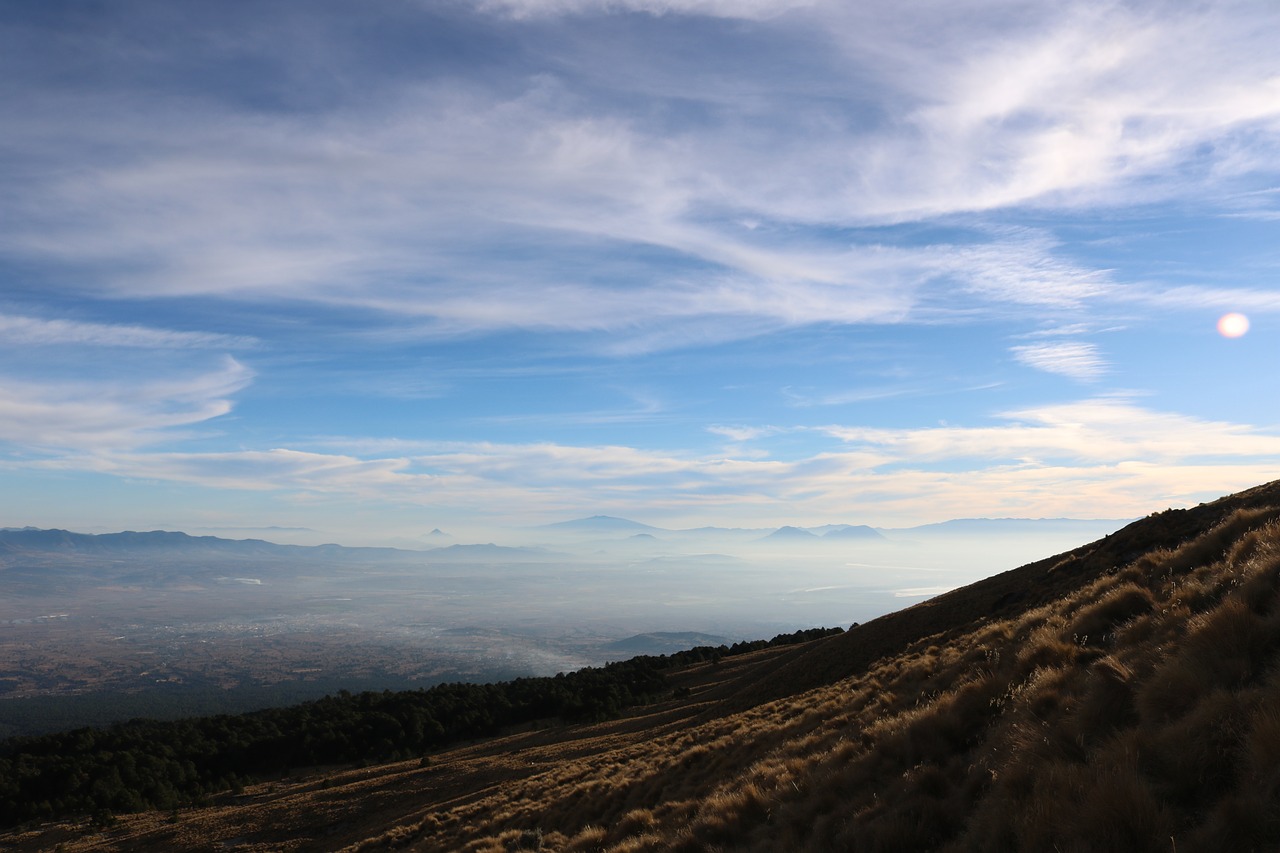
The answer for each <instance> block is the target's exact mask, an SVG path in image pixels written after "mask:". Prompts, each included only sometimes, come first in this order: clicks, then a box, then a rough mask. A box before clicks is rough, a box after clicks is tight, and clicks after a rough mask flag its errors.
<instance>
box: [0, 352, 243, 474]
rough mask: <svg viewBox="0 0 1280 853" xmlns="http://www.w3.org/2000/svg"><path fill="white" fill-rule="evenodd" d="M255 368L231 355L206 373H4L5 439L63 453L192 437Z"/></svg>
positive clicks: (1, 426)
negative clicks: (29, 377) (72, 377)
mask: <svg viewBox="0 0 1280 853" xmlns="http://www.w3.org/2000/svg"><path fill="white" fill-rule="evenodd" d="M252 379H253V371H252V370H250V369H249V368H248V367H246V366H245V365H243V364H241V363H240V362H238V361H236V360H235V359H233V358H231V357H229V356H228V357H223V359H222V360H221V363H220V364H219V365H218V367H217V368H215V369H213V370H208V371H206V372H204V373H198V374H186V375H175V376H169V377H165V378H158V377H157V378H151V379H125V380H121V379H115V380H103V381H97V382H88V381H67V380H63V381H46V382H42V383H39V384H37V383H32V382H24V381H20V380H15V379H12V378H11V377H0V441H2V442H6V443H8V444H10V445H12V446H14V447H16V448H18V449H19V450H25V451H35V452H37V453H60V452H65V451H67V450H97V451H108V450H117V449H124V448H135V447H139V446H143V445H148V444H155V443H157V442H163V441H171V440H176V439H179V438H183V437H186V435H187V433H185V432H184V431H183V428H187V427H193V426H195V425H197V424H201V423H204V422H206V421H209V420H212V419H214V418H217V417H220V416H222V415H225V414H227V413H228V412H230V411H231V408H232V402H231V399H230V398H231V397H232V395H234V394H235V393H236V392H238V391H240V390H242V389H243V388H245V387H246V386H247V385H248V384H249V382H250V381H251V380H252Z"/></svg>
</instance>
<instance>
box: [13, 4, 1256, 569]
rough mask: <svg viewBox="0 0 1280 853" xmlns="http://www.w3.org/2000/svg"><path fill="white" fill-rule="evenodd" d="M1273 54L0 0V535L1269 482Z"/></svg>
mask: <svg viewBox="0 0 1280 853" xmlns="http://www.w3.org/2000/svg"><path fill="white" fill-rule="evenodd" d="M1276 44H1280V9H1278V8H1277V6H1276V5H1275V3H1274V2H1273V0H1256V2H1248V1H1247V0H1246V2H1215V0H1204V2H1181V0H1180V2H1124V0H1116V2H1062V3H1042V2H1038V0H982V2H977V0H945V2H943V0H915V2H910V3H902V2H897V0H894V2H889V0H865V1H864V2H859V3H848V2H845V1H844V0H835V2H827V0H768V2H765V0H471V2H465V1H464V0H371V1H370V2H362V3H352V2H338V0H263V1H262V2H259V1H258V0H254V2H248V0H216V2H215V1H214V0H206V2H191V3H182V4H174V3H170V2H164V1H163V0H154V2H148V1H147V0H110V2H106V0H103V2H86V0H76V2H60V0H18V2H10V3H6V4H4V5H3V9H2V10H0V93H2V94H0V126H2V127H3V132H2V133H0V182H2V183H0V186H2V187H3V191H2V192H0V526H23V525H34V526H39V527H66V528H70V529H76V530H86V531H105V530H119V529H156V528H165V529H179V530H188V531H192V532H196V531H199V532H206V531H217V530H240V531H243V530H252V529H258V528H261V529H262V530H264V533H263V535H264V537H265V538H277V539H279V538H281V537H285V538H287V535H288V531H287V530H286V529H294V530H293V533H294V534H296V535H297V536H301V537H303V538H305V537H307V536H312V537H315V538H318V539H321V540H323V541H339V542H343V543H347V544H377V543H390V542H406V541H408V542H411V541H417V540H419V539H421V537H423V536H424V535H425V534H427V533H428V532H429V531H431V530H432V529H433V528H441V529H443V530H446V531H448V532H451V533H453V532H457V534H458V535H459V536H468V535H472V536H482V535H483V531H485V530H486V529H488V528H493V527H497V526H520V525H537V524H543V523H548V522H554V521H561V520H565V519H569V518H576V517H581V516H587V515H596V514H604V515H614V516H622V517H626V518H631V519H635V520H637V521H642V522H645V523H649V524H654V525H658V526H665V527H675V528H683V527H696V526H702V525H719V526H727V527H757V526H758V527H765V526H777V525H783V524H795V525H802V526H812V525H820V524H827V523H848V524H871V525H875V526H882V527H887V526H909V525H913V524H923V523H928V522H935V521H941V520H945V519H949V518H965V517H977V516H988V517H1030V518H1040V517H1075V518H1128V517H1137V516H1141V515H1145V514H1147V513H1149V512H1152V511H1155V510H1161V509H1164V508H1166V507H1176V506H1186V505H1194V504H1195V503H1199V502H1201V501H1204V500H1209V499H1212V498H1215V497H1218V496H1220V495H1223V494H1227V493H1230V492H1233V491H1236V490H1239V489H1241V488H1246V487H1248V486H1251V485H1256V484H1258V483H1262V482H1265V481H1269V480H1272V479H1276V478H1280V408H1278V406H1277V399H1280V398H1278V396H1277V394H1276V384H1277V383H1276V378H1275V377H1276V367H1275V365H1276V364H1277V359H1278V357H1280V348H1278V347H1277V334H1276V333H1277V325H1278V323H1280V278H1278V272H1280V51H1277V50H1276V48H1275V45H1276ZM1227 314H1239V315H1243V318H1247V329H1246V323H1245V322H1244V321H1243V320H1241V319H1240V318H1236V319H1235V321H1234V322H1227V323H1226V324H1225V331H1226V332H1228V333H1229V334H1224V333H1223V332H1221V331H1219V320H1220V318H1222V317H1224V315H1227ZM298 529H301V530H298ZM272 530H274V531H275V533H276V534H279V535H277V536H272V535H268V534H269V533H270V531H272Z"/></svg>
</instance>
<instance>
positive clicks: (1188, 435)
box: [827, 397, 1280, 467]
mask: <svg viewBox="0 0 1280 853" xmlns="http://www.w3.org/2000/svg"><path fill="white" fill-rule="evenodd" d="M1000 417H1001V419H1002V420H1003V421H1005V423H1003V424H1000V425H996V426H984V427H961V426H948V427H932V428H923V429H910V430H884V429H868V428H859V427H829V428H827V431H828V432H829V433H830V434H831V435H833V436H836V437H838V438H841V439H842V440H844V441H846V442H848V443H850V444H851V445H854V446H857V447H860V448H862V449H864V450H875V451H879V452H882V453H885V454H888V455H889V456H891V457H892V458H895V459H898V460H900V461H901V462H902V463H904V464H908V465H911V464H915V463H926V462H937V461H942V460H953V459H988V460H998V459H1016V460H1021V463H1020V464H1030V465H1034V466H1055V467H1058V466H1062V465H1065V464H1066V463H1072V464H1081V463H1085V464H1093V463H1105V464H1111V465H1114V464H1119V463H1127V462H1135V463H1164V464H1169V465H1179V464H1192V463H1200V462H1203V461H1206V460H1219V459H1233V458H1236V459H1248V458H1254V459H1268V458H1276V459H1280V436H1276V435H1271V434H1268V433H1265V432H1262V431H1260V430H1258V429H1256V428H1254V427H1251V426H1247V425H1244V424H1233V423H1229V422H1224V421H1206V420H1201V419H1199V418H1193V417H1189V416H1186V415H1180V414H1176V413H1170V412H1157V411H1152V410H1149V409H1144V408H1142V407H1140V406H1135V405H1133V404H1132V403H1131V402H1129V401H1127V400H1124V399H1120V398H1108V397H1099V398H1094V399H1090V400H1083V401H1080V402H1075V403H1064V404H1060V405H1053V406H1042V407H1038V408H1032V409H1023V410H1018V411H1012V412H1006V413H1003V414H1002V415H1001V416H1000Z"/></svg>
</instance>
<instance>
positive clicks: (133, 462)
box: [9, 398, 1280, 526]
mask: <svg viewBox="0 0 1280 853" xmlns="http://www.w3.org/2000/svg"><path fill="white" fill-rule="evenodd" d="M1001 421H1002V422H1001V423H999V424H997V425H994V426H974V427H961V426H953V427H939V428H931V429H896V430H890V429H867V428H854V427H824V428H822V430H821V432H825V433H826V434H828V435H830V436H833V437H835V438H837V439H839V442H840V443H839V444H838V445H836V446H833V447H831V448H829V449H826V450H821V451H817V452H810V453H809V454H808V455H802V456H800V457H797V458H792V459H777V458H772V459H760V458H753V457H752V455H751V454H750V453H749V452H747V451H742V452H738V453H728V452H725V453H721V454H714V455H709V454H706V453H695V452H692V451H684V452H673V451H657V450H646V449H643V448H637V447H627V446H608V445H601V446H569V445H563V444H556V443H550V442H547V443H537V444H498V443H488V442H469V443H468V442H453V443H436V444H434V445H432V444H430V443H423V442H403V443H402V442H393V441H385V440H381V441H373V442H368V441H360V440H351V441H350V444H351V445H352V446H353V447H358V448H361V449H363V450H364V451H365V452H366V453H373V452H381V453H382V454H384V455H382V456H379V457H377V458H369V457H367V456H364V457H362V456H361V455H358V454H357V453H342V452H333V453H319V452H309V451H298V450H290V449H284V448H280V449H273V450H267V451H243V450H242V451H229V452H220V453H162V452H148V453H142V452H115V453H111V454H105V453H91V454H80V455H75V456H67V457H62V458H59V459H54V460H44V461H40V462H35V463H26V464H31V465H38V466H41V467H54V468H58V469H63V470H92V471H98V472H103V473H111V474H114V475H117V476H121V477H131V478H146V479H154V480H168V481H176V482H183V483H193V484H198V485H201V486H205V487H210V488H216V489H234V490H253V491H262V490H272V491H278V492H282V493H285V494H291V495H293V496H294V499H296V500H303V501H316V500H327V499H329V498H337V499H344V500H345V499H350V498H352V497H355V498H358V499H359V500H360V501H361V503H362V505H363V506H366V507H376V506H379V505H388V506H421V507H433V508H436V509H440V510H444V509H447V510H448V511H450V512H454V513H464V514H466V515H469V516H474V517H475V519H476V521H477V523H483V522H488V523H494V522H497V523H520V522H528V521H537V520H540V519H541V520H546V519H554V518H556V517H557V516H560V517H563V515H564V514H565V513H577V512H582V511H583V508H584V507H591V508H593V509H594V510H595V511H597V512H602V513H606V514H617V515H628V514H630V515H635V514H637V513H639V514H641V515H643V516H644V517H646V518H659V517H662V516H665V518H667V519H669V523H672V524H676V525H683V526H694V525H698V524H730V525H741V524H748V523H751V522H760V523H765V524H768V523H777V522H778V520H779V519H793V520H796V521H803V522H806V523H815V524H816V523H821V522H823V521H844V522H847V523H852V522H853V521H858V522H860V523H870V524H879V525H884V526H893V525H895V524H904V523H905V524H915V523H919V522H920V521H921V520H922V519H924V520H943V519H946V518H955V517H973V516H991V517H1000V516H1024V517H1025V516H1028V515H1032V516H1037V517H1040V516H1048V515H1061V516H1075V517H1093V518H1097V517H1125V516H1131V515H1140V514H1145V513H1146V512H1150V511H1152V510H1153V509H1159V508H1163V506H1153V505H1152V502H1153V500H1154V501H1156V502H1157V503H1159V504H1162V505H1178V504H1182V503H1187V502H1193V501H1199V500H1203V499H1204V496H1205V495H1206V494H1210V493H1213V494H1223V493H1226V492H1229V491H1232V490H1235V489H1238V488H1243V487H1246V486H1249V485H1255V484H1256V483H1257V482H1259V481H1260V480H1263V479H1269V478H1280V435H1275V434H1271V433H1267V432H1264V431H1262V430H1259V429H1257V428H1255V427H1251V426H1248V425H1245V424H1235V423H1229V422H1217V421H1205V420H1201V419H1197V418H1192V417H1188V416H1185V415H1179V414H1176V413H1170V412H1160V411H1153V410H1149V409H1144V408H1141V407H1139V406H1135V405H1133V404H1132V403H1129V402H1127V401H1124V400H1118V399H1109V398H1100V399H1092V400H1083V401H1079V402H1074V403H1067V404H1062V405H1057V406H1045V407H1040V408H1036V409H1028V410H1023V411H1018V412H1010V413H1006V414H1005V415H1003V416H1001ZM751 433H752V431H750V430H748V431H745V432H741V433H739V432H737V431H733V435H729V437H731V438H733V437H741V436H749V435H750V434H751ZM720 434H727V433H726V432H724V431H721V433H720ZM333 441H334V443H335V444H336V443H337V442H338V439H333ZM9 464H10V465H11V466H12V465H13V464H15V463H12V462H11V463H9Z"/></svg>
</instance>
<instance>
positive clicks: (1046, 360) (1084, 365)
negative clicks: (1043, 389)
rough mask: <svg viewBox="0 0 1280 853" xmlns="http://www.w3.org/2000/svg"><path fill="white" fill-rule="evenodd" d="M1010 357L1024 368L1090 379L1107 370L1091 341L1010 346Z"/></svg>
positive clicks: (1082, 380) (1083, 379)
mask: <svg viewBox="0 0 1280 853" xmlns="http://www.w3.org/2000/svg"><path fill="white" fill-rule="evenodd" d="M1010 352H1012V353H1013V355H1014V358H1016V359H1017V360H1018V361H1020V362H1022V363H1023V364H1025V365H1027V366H1028V367H1034V368H1035V369H1036V370H1043V371H1046V372H1048V373H1057V374H1059V375H1061V376H1067V377H1070V378H1071V379H1076V380H1079V381H1081V382H1091V381H1093V380H1095V379H1098V378H1099V377H1101V376H1102V375H1103V374H1104V373H1106V372H1107V362H1106V360H1105V359H1103V358H1102V356H1101V355H1099V354H1098V348H1097V347H1096V346H1094V345H1093V344H1088V343H1080V342H1060V343H1043V344H1024V345H1022V346H1016V347H1013V348H1012V349H1011V350H1010Z"/></svg>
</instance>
